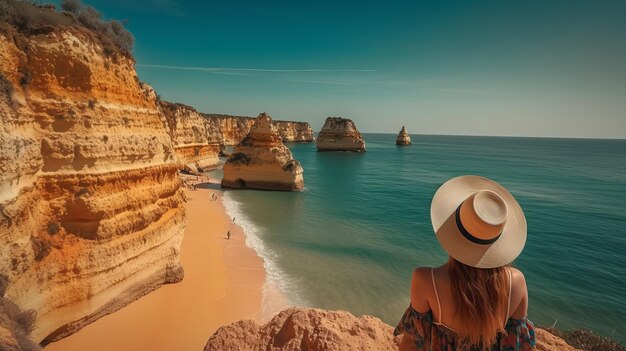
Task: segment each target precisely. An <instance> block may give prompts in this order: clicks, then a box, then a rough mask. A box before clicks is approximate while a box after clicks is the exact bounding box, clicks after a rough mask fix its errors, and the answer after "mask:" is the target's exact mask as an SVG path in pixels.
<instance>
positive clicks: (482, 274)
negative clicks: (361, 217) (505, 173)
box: [394, 176, 535, 351]
mask: <svg viewBox="0 0 626 351" xmlns="http://www.w3.org/2000/svg"><path fill="white" fill-rule="evenodd" d="M430 217H431V222H432V224H433V228H434V230H435V235H436V236H437V240H439V243H440V244H441V246H442V247H443V248H444V250H446V252H447V253H448V255H449V259H448V261H447V262H446V263H444V264H443V265H441V266H439V267H432V268H431V267H419V268H417V269H415V270H414V271H413V278H412V281H411V303H410V304H409V307H408V308H407V310H406V312H405V313H404V315H403V316H402V319H401V320H400V322H399V323H398V326H397V327H396V329H395V331H394V335H400V334H402V341H401V342H400V348H399V349H400V350H401V351H406V350H429V351H430V350H432V351H443V350H465V351H482V350H488V351H529V350H533V349H534V347H535V329H534V326H533V324H532V323H531V322H530V321H529V320H528V319H527V318H526V314H527V311H528V291H527V289H526V281H525V279H524V275H523V274H522V272H520V271H519V270H517V269H515V268H513V267H512V266H511V263H512V262H513V260H514V259H515V258H516V257H517V256H518V255H519V254H520V253H521V252H522V249H523V248H524V244H525V243H526V218H525V217H524V213H523V212H522V208H521V207H520V205H519V204H518V203H517V201H516V200H515V198H513V196H512V195H511V194H510V193H509V192H508V191H507V190H506V189H505V188H503V187H502V186H500V185H499V184H497V183H496V182H493V181H491V180H489V179H486V178H483V177H478V176H461V177H456V178H453V179H451V180H449V181H447V182H446V183H444V184H443V185H442V186H441V187H440V188H439V189H438V190H437V192H436V193H435V196H434V197H433V200H432V204H431V207H430Z"/></svg>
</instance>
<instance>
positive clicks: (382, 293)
mask: <svg viewBox="0 0 626 351" xmlns="http://www.w3.org/2000/svg"><path fill="white" fill-rule="evenodd" d="M395 137H396V136H395V135H392V134H364V138H365V140H366V145H367V152H365V153H344V152H325V153H318V152H317V151H316V148H315V143H308V144H298V143H294V144H287V146H288V147H289V148H290V149H291V151H292V152H293V155H294V157H295V158H296V159H297V160H298V161H300V162H301V163H302V166H303V168H304V180H305V190H304V191H303V192H296V193H287V192H268V191H226V192H225V195H224V199H225V205H226V208H227V211H228V212H229V213H230V214H231V216H234V217H236V221H237V223H238V224H240V225H242V226H243V227H244V230H245V231H246V235H247V240H248V241H247V242H248V244H249V245H250V246H252V247H253V248H254V249H255V250H256V251H257V253H258V254H259V255H260V256H262V257H263V259H264V260H265V265H266V269H267V271H268V274H269V278H270V280H271V281H272V282H273V283H274V284H276V285H277V286H278V287H279V288H280V289H281V291H282V292H283V293H284V294H285V295H286V296H287V298H288V299H289V300H290V302H291V303H293V304H296V305H304V306H311V307H319V308H325V309H343V310H348V311H350V312H352V313H354V314H357V315H358V314H369V315H374V316H377V317H379V318H381V319H382V320H383V321H385V322H387V323H389V324H391V325H393V326H395V325H396V324H397V322H398V321H399V319H400V317H401V316H402V313H403V311H404V309H406V307H407V306H408V304H409V289H410V280H411V274H412V271H413V269H414V268H415V267H418V266H433V265H440V264H442V263H444V262H445V261H446V259H447V255H446V254H445V252H444V251H443V249H442V248H441V247H440V246H439V244H438V242H437V240H436V238H435V236H434V233H433V230H432V226H431V224H430V214H429V213H430V201H431V199H432V196H433V194H434V193H435V191H436V190H437V188H438V187H439V186H440V185H441V184H442V183H443V182H445V181H446V180H448V179H450V178H452V177H455V176H458V175H463V174H475V175H481V176H484V177H487V178H491V179H493V180H495V181H497V182H498V183H500V184H502V185H503V186H505V187H506V188H507V189H509V191H510V192H511V193H512V194H513V195H514V196H515V197H516V199H517V200H518V202H519V203H520V204H521V206H522V208H523V209H524V212H525V214H526V219H527V222H528V239H527V243H526V246H525V249H524V251H523V252H522V254H521V255H520V257H519V258H518V259H517V260H516V261H515V263H514V264H515V266H516V267H518V268H519V269H521V270H522V271H523V272H524V274H525V276H526V280H527V283H528V289H529V295H530V306H529V319H531V320H532V321H533V322H534V323H535V325H543V326H551V325H556V327H558V328H562V329H568V328H574V327H576V328H578V327H586V328H590V329H592V330H593V331H595V332H596V333H598V334H601V335H607V336H611V337H613V338H615V339H617V340H626V330H625V329H626V328H625V327H624V326H626V322H624V320H625V318H626V317H625V316H626V140H596V139H548V138H508V137H466V136H430V135H413V136H412V141H413V145H412V146H408V147H399V146H396V145H395Z"/></svg>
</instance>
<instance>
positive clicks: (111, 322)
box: [46, 176, 269, 351]
mask: <svg viewBox="0 0 626 351" xmlns="http://www.w3.org/2000/svg"><path fill="white" fill-rule="evenodd" d="M183 177H184V176H183ZM194 178H195V177H194ZM184 191H185V195H186V198H187V202H186V204H185V207H186V212H187V227H186V229H185V234H184V238H183V243H182V248H181V263H182V265H183V267H184V269H185V277H184V279H183V281H182V282H180V283H177V284H170V285H164V286H162V287H161V288H159V289H157V290H156V291H154V292H152V293H150V294H148V295H146V296H144V297H142V298H140V299H138V300H136V301H134V302H132V303H131V304H129V305H128V306H126V307H124V308H122V309H120V310H118V311H117V312H114V313H112V314H110V315H108V316H105V317H103V318H101V319H99V320H98V321H96V322H95V323H92V324H90V325H88V326H86V327H85V328H83V329H82V330H80V331H79V332H77V333H75V334H73V335H70V336H69V337H67V338H65V339H62V340H60V341H58V342H54V343H52V344H50V345H48V346H47V347H46V350H47V351H57V350H58V351H73V350H76V351H82V350H91V351H98V350H201V349H202V348H203V347H204V345H205V344H206V341H207V340H208V338H209V337H210V336H211V335H212V334H213V333H214V332H215V331H216V330H217V329H218V328H219V327H220V326H222V325H225V324H228V323H232V322H235V321H237V320H241V319H253V320H257V321H261V320H262V312H261V311H262V300H263V286H264V282H265V279H266V273H265V270H264V267H263V260H262V259H261V258H260V257H259V256H257V254H256V253H255V252H254V250H252V249H251V248H249V247H248V246H246V243H245V237H244V233H243V231H242V229H241V228H240V227H239V226H237V225H236V224H233V222H232V218H229V216H228V215H227V213H226V211H225V209H224V206H223V203H222V194H223V193H222V191H221V190H220V188H219V184H214V183H209V182H204V183H200V184H199V185H198V186H197V190H189V189H185V190H184ZM212 194H215V195H217V200H215V201H214V200H212V199H211V196H212ZM229 230H230V233H231V237H230V239H227V232H228V231H229ZM268 313H269V311H268Z"/></svg>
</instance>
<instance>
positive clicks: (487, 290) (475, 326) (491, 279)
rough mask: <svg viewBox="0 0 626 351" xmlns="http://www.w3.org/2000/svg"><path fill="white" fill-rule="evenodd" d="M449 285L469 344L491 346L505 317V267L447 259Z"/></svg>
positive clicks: (506, 298)
mask: <svg viewBox="0 0 626 351" xmlns="http://www.w3.org/2000/svg"><path fill="white" fill-rule="evenodd" d="M448 274H449V275H450V287H451V289H452V296H453V298H454V302H455V305H456V311H455V313H456V316H457V317H458V319H457V320H459V321H460V328H459V329H460V332H461V334H462V335H463V336H464V337H465V342H468V343H469V345H476V346H478V345H482V348H488V347H490V346H491V345H492V344H493V343H494V342H495V341H496V337H497V335H498V332H504V327H505V323H506V320H507V317H508V315H507V314H508V311H506V309H507V306H508V298H509V296H508V295H509V279H508V276H507V274H508V273H507V271H506V269H505V268H504V267H497V268H487V269H481V268H474V267H470V266H467V265H465V264H463V263H461V262H459V261H457V260H455V259H454V258H452V257H450V260H449V261H448Z"/></svg>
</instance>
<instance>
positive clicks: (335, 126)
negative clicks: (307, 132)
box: [317, 117, 365, 152]
mask: <svg viewBox="0 0 626 351" xmlns="http://www.w3.org/2000/svg"><path fill="white" fill-rule="evenodd" d="M317 151H356V152H364V151H365V140H363V137H362V136H361V133H359V130H358V129H357V128H356V125H355V124H354V122H352V120H351V119H347V118H341V117H328V118H326V122H325V123H324V126H323V127H322V130H321V131H320V132H319V134H318V135H317Z"/></svg>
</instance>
